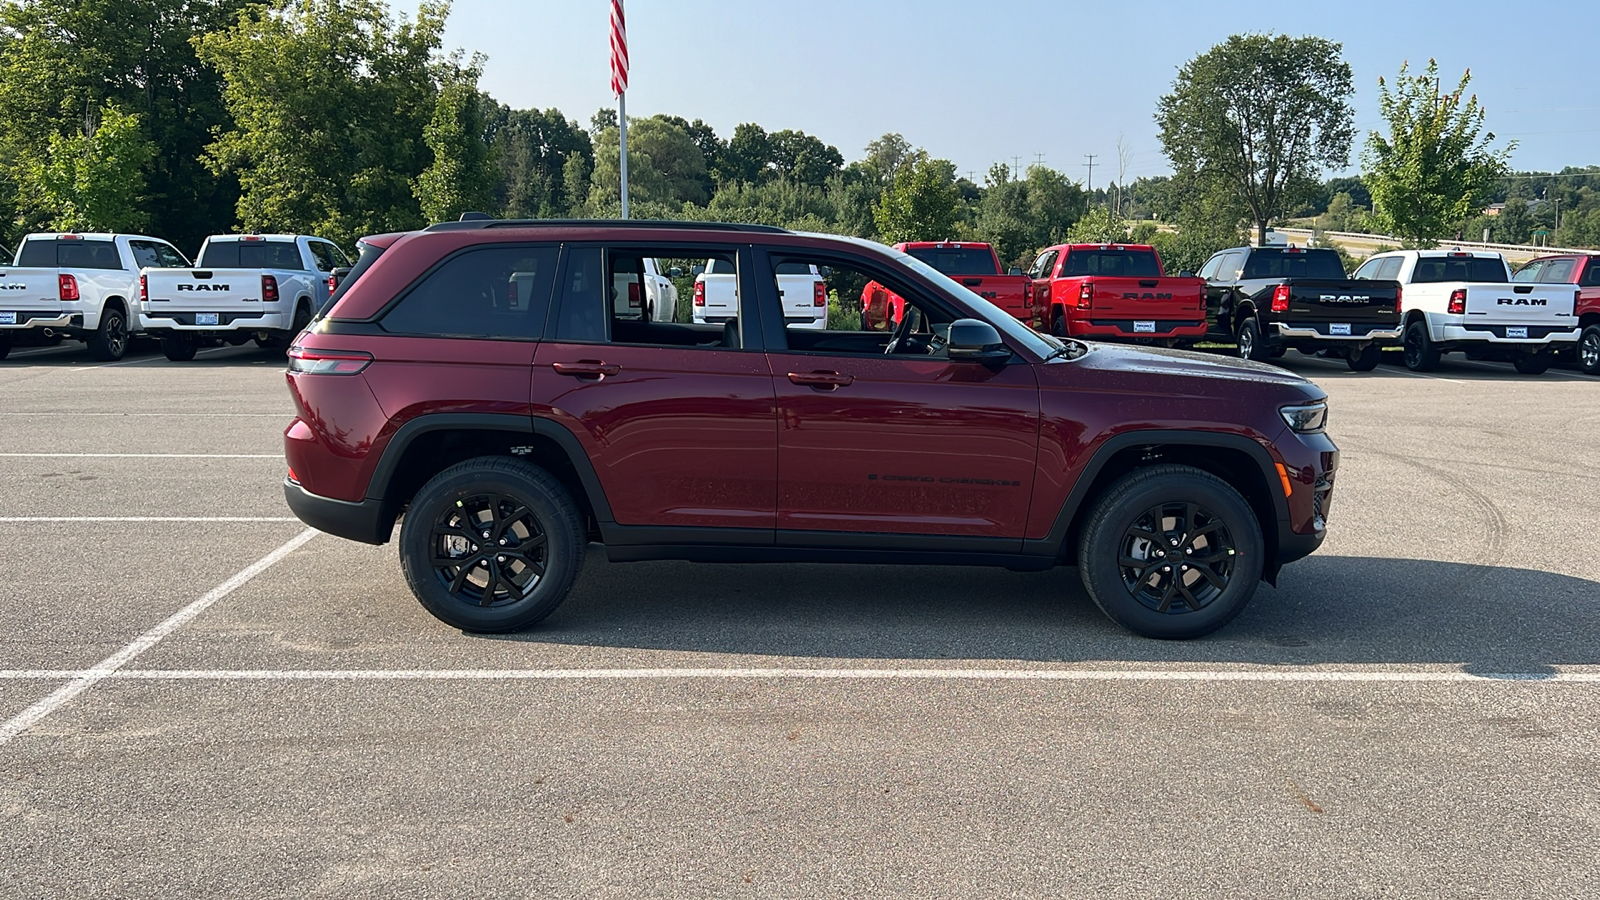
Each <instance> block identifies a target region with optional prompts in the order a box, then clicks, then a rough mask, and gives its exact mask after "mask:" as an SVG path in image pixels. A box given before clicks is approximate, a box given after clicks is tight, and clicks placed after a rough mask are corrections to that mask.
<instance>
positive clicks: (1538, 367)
mask: <svg viewBox="0 0 1600 900" xmlns="http://www.w3.org/2000/svg"><path fill="white" fill-rule="evenodd" d="M1551 362H1553V360H1552V359H1551V357H1550V354H1548V353H1523V354H1521V355H1519V356H1518V357H1517V358H1516V359H1513V360H1512V361H1511V364H1512V365H1513V366H1515V367H1516V369H1517V371H1518V372H1521V373H1522V374H1524V375H1543V374H1544V373H1546V372H1548V371H1550V363H1551Z"/></svg>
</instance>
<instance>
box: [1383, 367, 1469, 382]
mask: <svg viewBox="0 0 1600 900" xmlns="http://www.w3.org/2000/svg"><path fill="white" fill-rule="evenodd" d="M1395 371H1396V372H1399V373H1400V374H1401V375H1410V376H1411V377H1412V378H1426V379H1428V380H1429V381H1448V382H1450V383H1451V384H1466V382H1465V381H1458V380H1456V379H1454V378H1444V377H1441V376H1439V375H1424V374H1422V373H1421V372H1413V371H1411V370H1410V369H1395Z"/></svg>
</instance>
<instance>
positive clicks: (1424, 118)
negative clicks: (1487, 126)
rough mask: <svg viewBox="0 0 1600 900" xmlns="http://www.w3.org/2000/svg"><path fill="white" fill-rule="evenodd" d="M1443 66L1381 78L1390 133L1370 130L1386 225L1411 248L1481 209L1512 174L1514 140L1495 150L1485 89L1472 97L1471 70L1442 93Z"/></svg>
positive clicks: (1369, 172)
mask: <svg viewBox="0 0 1600 900" xmlns="http://www.w3.org/2000/svg"><path fill="white" fill-rule="evenodd" d="M1438 73H1439V66H1438V64H1437V63H1436V62H1434V61H1433V60H1431V59H1430V60H1428V68H1427V69H1426V70H1425V71H1424V72H1422V73H1421V74H1417V75H1412V74H1410V73H1409V72H1408V71H1407V67H1406V66H1405V65H1404V64H1402V65H1401V66H1400V74H1399V75H1398V76H1396V78H1395V80H1394V86H1393V88H1391V87H1390V86H1389V84H1388V83H1387V82H1386V81H1384V79H1382V78H1380V79H1378V107H1379V109H1381V110H1382V112H1383V118H1384V119H1385V121H1387V123H1388V128H1389V133H1388V135H1387V136H1385V135H1383V134H1380V133H1378V132H1376V131H1373V132H1371V133H1369V134H1368V135H1367V147H1366V151H1365V152H1364V153H1363V154H1362V169H1363V178H1364V180H1365V181H1366V184H1367V186H1368V187H1369V188H1370V189H1371V191H1372V203H1373V212H1374V218H1375V219H1376V224H1377V226H1378V228H1379V229H1380V230H1382V231H1384V232H1385V233H1387V234H1392V235H1394V236H1395V237H1398V238H1401V239H1402V240H1404V241H1405V242H1406V244H1407V246H1413V247H1432V246H1434V245H1435V244H1436V243H1437V242H1438V239H1439V238H1441V237H1444V236H1445V235H1447V234H1450V233H1451V232H1452V231H1453V230H1454V228H1455V225H1456V223H1458V222H1461V221H1463V220H1465V219H1468V218H1470V217H1472V216H1474V215H1477V214H1478V213H1479V211H1481V210H1482V209H1483V207H1484V204H1485V203H1486V202H1487V201H1488V198H1489V196H1490V195H1491V193H1492V192H1493V191H1494V190H1495V188H1496V187H1497V186H1498V182H1499V179H1500V178H1501V177H1502V176H1504V175H1505V174H1506V172H1507V171H1508V167H1507V165H1506V160H1507V158H1508V157H1510V155H1511V151H1512V150H1513V149H1515V147H1516V142H1515V141H1513V142H1511V143H1510V144H1509V145H1507V146H1506V147H1505V148H1504V149H1502V150H1495V149H1493V148H1492V147H1491V146H1490V144H1491V143H1493V141H1494V133H1493V132H1485V131H1484V130H1483V124H1484V118H1485V116H1486V115H1487V113H1486V111H1485V110H1484V108H1483V107H1482V106H1480V105H1479V104H1478V97H1477V95H1475V94H1474V95H1472V96H1470V97H1468V96H1466V92H1467V84H1468V82H1470V81H1471V80H1472V72H1471V71H1470V70H1469V71H1467V72H1465V73H1464V74H1462V76H1461V81H1460V82H1459V83H1458V84H1457V85H1456V89H1455V91H1454V92H1452V93H1448V94H1440V93H1439V80H1438Z"/></svg>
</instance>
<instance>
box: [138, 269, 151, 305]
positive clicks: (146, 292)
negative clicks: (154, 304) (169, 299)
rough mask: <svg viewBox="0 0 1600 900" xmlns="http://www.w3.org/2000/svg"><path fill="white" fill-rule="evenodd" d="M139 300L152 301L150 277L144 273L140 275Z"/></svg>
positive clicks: (143, 301) (141, 301)
mask: <svg viewBox="0 0 1600 900" xmlns="http://www.w3.org/2000/svg"><path fill="white" fill-rule="evenodd" d="M139 302H140V303H148V302H150V279H149V278H148V277H146V276H145V275H143V274H140V275H139Z"/></svg>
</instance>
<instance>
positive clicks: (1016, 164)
mask: <svg viewBox="0 0 1600 900" xmlns="http://www.w3.org/2000/svg"><path fill="white" fill-rule="evenodd" d="M1011 177H1012V178H1021V177H1022V157H1020V156H1013V157H1011Z"/></svg>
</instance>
